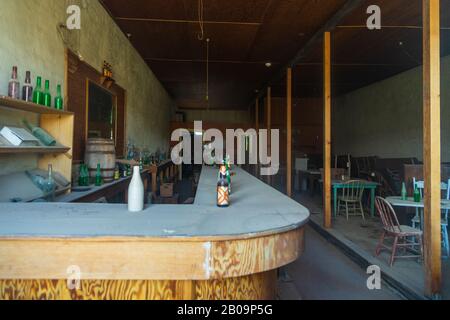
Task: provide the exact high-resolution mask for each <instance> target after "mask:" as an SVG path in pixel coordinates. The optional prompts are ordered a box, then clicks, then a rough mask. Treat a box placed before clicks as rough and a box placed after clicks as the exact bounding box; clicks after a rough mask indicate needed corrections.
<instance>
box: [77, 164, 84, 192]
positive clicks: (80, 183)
mask: <svg viewBox="0 0 450 320" xmlns="http://www.w3.org/2000/svg"><path fill="white" fill-rule="evenodd" d="M78 186H80V187H84V164H80V172H79V176H78Z"/></svg>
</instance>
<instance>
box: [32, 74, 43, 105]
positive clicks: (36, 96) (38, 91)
mask: <svg viewBox="0 0 450 320" xmlns="http://www.w3.org/2000/svg"><path fill="white" fill-rule="evenodd" d="M33 102H34V103H36V104H44V93H43V92H42V78H41V77H37V78H36V88H34V92H33Z"/></svg>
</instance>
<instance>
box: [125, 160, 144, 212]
mask: <svg viewBox="0 0 450 320" xmlns="http://www.w3.org/2000/svg"><path fill="white" fill-rule="evenodd" d="M143 209H144V183H143V182H142V178H141V172H140V170H139V166H134V167H133V178H131V182H130V185H129V187H128V211H130V212H139V211H142V210H143Z"/></svg>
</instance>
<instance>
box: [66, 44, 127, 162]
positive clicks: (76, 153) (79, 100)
mask: <svg viewBox="0 0 450 320" xmlns="http://www.w3.org/2000/svg"><path fill="white" fill-rule="evenodd" d="M67 55H68V57H67V68H68V72H67V97H68V99H67V102H66V103H67V108H68V111H72V112H73V113H74V114H75V124H74V141H73V161H74V162H79V161H84V150H85V144H86V139H87V137H86V134H87V129H86V126H87V112H86V111H87V108H86V105H87V88H86V84H87V80H90V81H92V82H94V83H96V84H98V85H101V84H100V76H101V74H100V72H99V71H97V70H96V69H95V68H93V67H92V66H90V65H88V64H86V63H85V62H82V61H80V60H79V59H78V57H77V56H76V55H75V54H73V53H72V52H70V51H69V50H68V51H67ZM105 89H107V88H105ZM107 90H109V91H110V92H111V93H112V94H113V95H115V96H116V97H117V126H116V136H117V139H116V152H117V156H119V157H122V156H123V155H124V152H125V122H126V110H125V104H126V101H125V99H126V94H125V90H124V89H123V88H121V87H120V86H118V85H117V84H113V85H112V86H111V88H109V89H107Z"/></svg>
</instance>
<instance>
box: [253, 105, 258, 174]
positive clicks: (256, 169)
mask: <svg viewBox="0 0 450 320" xmlns="http://www.w3.org/2000/svg"><path fill="white" fill-rule="evenodd" d="M255 130H256V135H257V139H256V141H255V142H254V143H258V141H259V98H256V104H255ZM258 150H259V145H258ZM254 167H255V173H254V175H255V177H259V161H258V163H257V164H255V166H254Z"/></svg>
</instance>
